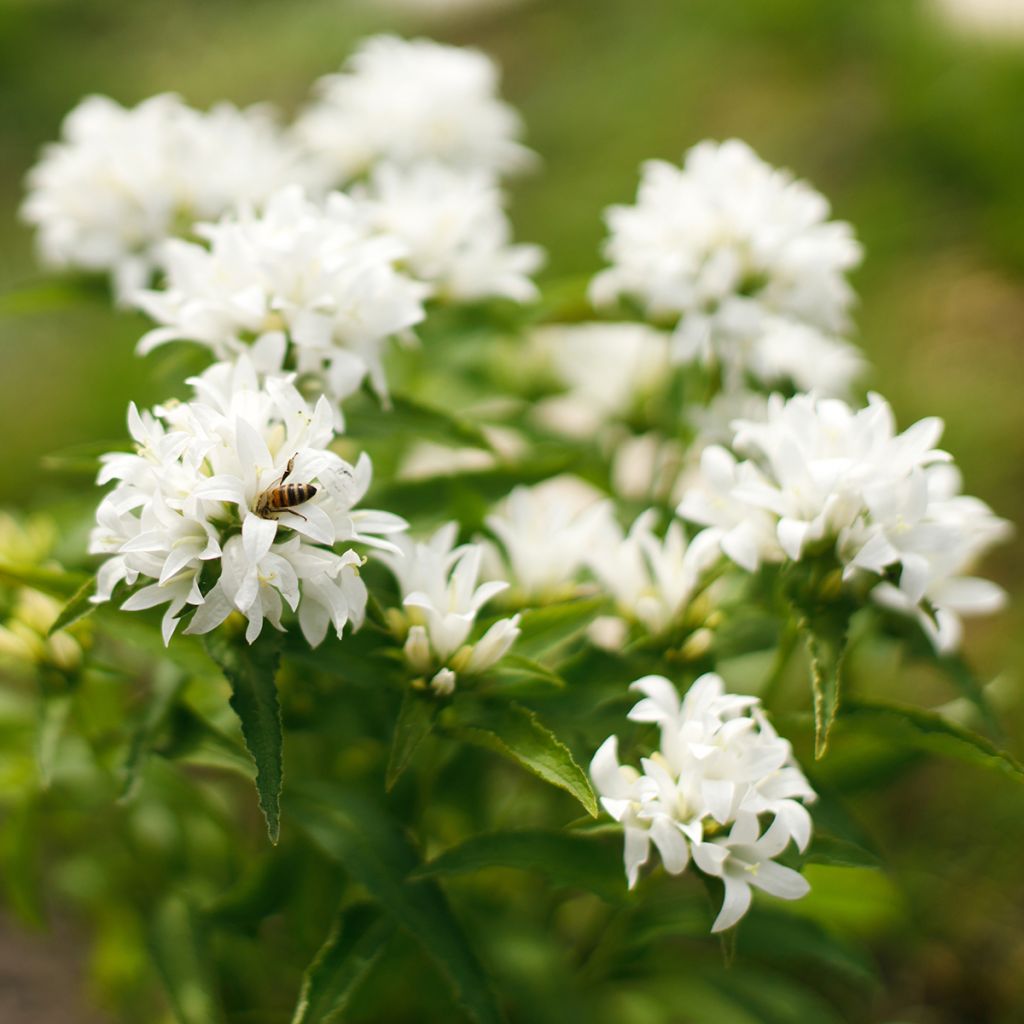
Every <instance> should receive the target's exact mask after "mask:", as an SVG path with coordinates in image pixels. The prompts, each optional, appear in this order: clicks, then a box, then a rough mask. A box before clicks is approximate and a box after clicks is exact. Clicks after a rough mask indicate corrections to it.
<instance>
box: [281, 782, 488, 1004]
mask: <svg viewBox="0 0 1024 1024" xmlns="http://www.w3.org/2000/svg"><path fill="white" fill-rule="evenodd" d="M295 788H296V789H298V792H292V791H291V790H290V791H289V798H288V801H287V809H288V812H289V814H290V816H291V817H292V818H293V819H294V820H295V822H296V824H297V825H298V826H299V827H300V828H302V829H303V830H304V831H305V832H306V833H307V834H308V835H309V837H310V839H312V840H313V842H314V843H315V844H316V845H317V846H319V847H320V848H321V849H322V850H323V851H324V853H326V854H327V856H329V857H331V858H332V859H334V860H336V861H338V862H339V863H340V864H341V865H342V866H343V867H344V868H345V870H346V871H347V872H348V873H349V874H350V875H351V876H352V879H353V881H355V882H356V883H358V884H359V885H361V886H363V888H365V889H366V891H367V892H368V893H369V894H370V896H371V897H372V898H373V899H374V900H375V901H376V902H377V903H378V904H379V905H380V906H381V908H382V909H383V910H384V911H385V912H386V913H387V914H388V915H389V916H390V917H391V918H392V919H393V920H394V921H395V923H396V924H399V925H401V926H402V927H403V928H405V929H406V930H407V931H408V932H409V933H410V934H411V935H413V936H414V937H415V938H416V940H417V941H418V942H419V943H420V944H421V945H422V946H423V949H424V951H425V952H426V953H427V955H428V956H430V957H431V958H432V959H433V960H434V961H435V963H436V964H437V965H438V967H439V968H440V969H441V971H442V973H443V974H444V975H445V977H447V979H448V981H449V982H450V983H451V986H452V989H453V990H454V992H455V994H456V996H457V998H458V1000H459V1002H460V1003H461V1004H462V1005H463V1006H464V1007H465V1009H466V1011H467V1012H468V1013H469V1014H470V1015H471V1016H472V1017H473V1019H474V1020H476V1021H477V1022H478V1024H499V1022H500V1021H501V1019H502V1017H501V1014H500V1012H499V1011H498V1007H497V1004H496V1003H495V1000H494V994H493V992H492V991H491V987H490V983H489V981H488V978H487V975H486V974H485V973H484V970H483V967H482V966H481V965H480V961H479V960H478V959H477V957H476V953H475V952H474V951H473V947H472V944H471V943H470V942H469V940H468V939H467V937H466V935H465V933H464V932H463V931H462V927H461V925H460V924H459V922H458V920H457V919H456V917H455V915H454V914H453V913H452V910H451V907H450V906H449V904H448V900H447V899H446V898H445V895H444V893H443V892H442V890H441V889H440V888H439V887H438V885H437V883H435V882H432V881H415V880H410V878H409V875H410V874H411V872H413V871H414V870H415V869H416V868H417V867H419V864H420V861H419V856H418V854H417V853H416V851H415V850H414V848H413V847H412V845H411V844H410V842H409V840H408V839H407V838H406V836H405V834H404V832H403V831H402V830H401V829H400V828H399V827H398V825H397V824H396V823H395V822H394V821H393V820H392V819H391V818H390V817H388V816H387V815H386V814H385V812H384V811H383V810H382V809H381V808H380V807H378V806H377V805H376V804H373V803H371V802H369V801H368V800H365V799H364V798H361V797H358V796H356V795H355V794H353V793H351V792H348V791H346V790H342V789H340V788H338V787H336V786H331V785H327V784H307V785H305V786H302V787H301V788H300V787H295Z"/></svg>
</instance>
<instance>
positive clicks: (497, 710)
mask: <svg viewBox="0 0 1024 1024" xmlns="http://www.w3.org/2000/svg"><path fill="white" fill-rule="evenodd" d="M443 723H444V727H445V729H446V730H447V731H448V732H450V733H451V734H452V735H453V736H455V737H456V738H458V739H461V740H463V741H464V742H466V743H473V744H475V745H476V746H480V747H484V748H485V749H487V750H493V751H494V752H495V753H497V754H501V755H502V756H503V757H507V758H509V759H510V760H512V761H515V762H516V763H517V764H519V765H522V767H524V768H526V769H527V771H530V772H532V773H533V774H534V775H536V776H537V777H538V778H540V779H543V780H544V781H545V782H547V783H550V784H551V785H552V786H557V787H559V788H560V789H564V790H565V791H566V792H567V793H570V794H571V795H572V796H574V797H575V798H576V799H577V800H578V801H579V802H580V803H581V804H582V805H583V807H584V809H585V810H586V812H587V813H588V814H590V815H592V816H593V817H597V798H596V797H595V796H594V791H593V789H592V788H591V786H590V781H589V780H588V779H587V776H586V773H585V772H584V771H583V769H582V768H580V766H579V765H578V764H577V763H576V761H575V759H574V758H573V756H572V753H571V752H570V751H569V748H568V747H567V746H566V745H565V744H564V743H562V741H561V740H560V739H559V738H558V737H557V736H555V734H554V733H553V732H551V730H550V729H548V728H546V727H545V726H544V725H542V724H541V722H540V721H539V720H538V719H537V716H536V715H535V714H534V713H533V712H532V711H530V710H529V709H528V708H525V707H523V706H522V705H521V704H514V703H506V702H497V701H495V702H491V703H483V702H480V701H468V700H465V701H459V702H457V703H455V704H453V705H452V706H451V707H450V708H448V709H446V710H445V712H444V715H443Z"/></svg>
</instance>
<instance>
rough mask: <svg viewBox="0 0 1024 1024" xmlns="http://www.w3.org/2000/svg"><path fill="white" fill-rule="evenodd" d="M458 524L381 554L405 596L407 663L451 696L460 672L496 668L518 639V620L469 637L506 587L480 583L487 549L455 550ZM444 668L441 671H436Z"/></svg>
mask: <svg viewBox="0 0 1024 1024" xmlns="http://www.w3.org/2000/svg"><path fill="white" fill-rule="evenodd" d="M457 533H458V525H457V524H456V523H448V524H446V525H445V526H442V527H441V528H440V529H439V530H437V532H436V533H434V535H433V536H432V537H430V539H429V540H426V541H419V542H414V541H411V540H409V539H408V538H407V537H399V538H396V541H395V545H394V547H395V549H396V550H395V551H393V552H387V551H385V552H382V553H380V555H379V556H378V557H379V558H380V559H381V561H383V562H384V563H385V564H386V565H387V566H388V568H389V569H390V570H391V572H392V573H393V575H394V577H395V579H396V580H397V582H398V585H399V588H400V590H401V592H402V598H403V601H402V604H403V607H404V608H405V609H406V611H405V613H404V615H403V614H398V615H395V614H394V613H392V618H393V619H394V620H395V624H396V628H397V629H398V630H399V631H400V632H405V646H404V652H405V659H406V662H407V663H408V665H409V666H410V668H412V669H413V671H415V672H419V673H422V674H424V675H427V674H430V673H432V672H437V674H436V675H435V676H434V678H433V680H432V682H431V685H432V687H433V689H434V690H435V692H437V693H441V694H447V693H450V692H451V691H452V690H453V689H454V687H455V680H456V676H457V674H458V673H463V674H466V675H476V674H478V673H480V672H484V671H486V670H487V669H489V668H491V666H493V665H495V664H497V663H498V662H499V661H500V660H501V659H502V658H503V657H504V656H505V654H506V653H507V651H508V649H509V648H510V647H511V646H512V644H513V643H514V642H515V640H516V638H517V637H518V636H519V616H518V615H514V616H512V617H511V618H508V619H499V620H498V621H497V622H495V623H494V624H493V625H491V627H490V628H489V629H488V630H487V631H486V632H485V633H484V635H483V636H482V637H480V639H479V640H477V641H476V642H475V643H472V644H471V643H469V636H470V633H471V632H472V630H473V625H474V623H475V622H476V617H477V615H478V613H479V612H480V609H481V608H482V607H483V606H484V605H485V604H486V603H487V602H488V601H490V600H491V598H492V597H494V596H495V595H496V594H499V593H501V591H502V590H504V589H505V588H506V587H507V586H508V584H507V583H505V582H503V581H500V580H492V581H489V582H485V583H481V584H479V585H477V581H478V579H479V576H480V560H481V556H482V554H483V549H482V547H481V546H480V545H479V544H463V545H461V546H459V547H455V546H454V544H455V539H456V535H457ZM438 669H441V670H442V671H437V670H438Z"/></svg>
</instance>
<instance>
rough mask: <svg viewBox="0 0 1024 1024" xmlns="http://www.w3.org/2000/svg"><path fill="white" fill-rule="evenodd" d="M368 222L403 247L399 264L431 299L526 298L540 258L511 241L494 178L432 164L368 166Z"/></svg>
mask: <svg viewBox="0 0 1024 1024" xmlns="http://www.w3.org/2000/svg"><path fill="white" fill-rule="evenodd" d="M359 195H360V196H361V197H362V196H364V195H365V199H366V206H367V211H368V214H367V215H368V218H369V222H370V223H371V224H372V225H373V227H374V228H376V229H377V230H379V231H381V232H383V233H384V234H386V235H391V236H393V237H395V238H398V239H400V240H401V241H402V242H403V243H404V244H405V246H406V255H405V258H404V260H403V267H404V268H405V269H406V270H407V272H408V273H409V274H410V275H411V276H413V277H415V278H418V279H419V280H421V281H426V282H428V283H429V284H430V285H431V286H432V289H433V294H434V296H435V297H436V298H438V299H440V300H442V301H450V302H472V301H476V300H479V299H487V298H492V297H502V298H507V299H512V300H513V301H514V302H529V301H531V300H533V299H535V298H536V297H537V286H536V285H535V284H534V283H533V281H531V280H530V275H531V274H533V273H534V272H535V271H536V270H537V269H538V268H539V267H540V266H541V264H542V263H543V261H544V251H543V250H542V249H541V248H540V247H539V246H536V245H513V244H512V227H511V225H510V224H509V221H508V217H507V216H506V215H505V211H504V209H503V208H502V207H503V203H504V197H503V196H502V194H501V190H500V188H499V187H498V184H497V182H496V181H495V180H494V178H493V176H492V175H491V174H490V173H488V172H487V171H482V170H457V169H453V168H451V167H446V166H445V165H443V164H439V163H426V162H424V163H417V164H413V165H412V166H411V167H408V168H403V167H400V166H397V165H395V164H382V165H379V166H377V167H375V168H374V170H373V172H372V173H371V175H370V181H369V184H368V186H367V189H366V191H365V193H362V192H361V193H359Z"/></svg>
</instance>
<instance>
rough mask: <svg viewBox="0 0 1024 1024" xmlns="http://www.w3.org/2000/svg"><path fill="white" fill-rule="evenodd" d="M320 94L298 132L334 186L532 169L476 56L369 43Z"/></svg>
mask: <svg viewBox="0 0 1024 1024" xmlns="http://www.w3.org/2000/svg"><path fill="white" fill-rule="evenodd" d="M316 92H317V99H316V100H315V101H314V102H313V103H311V104H310V105H309V106H308V107H307V109H306V110H305V111H304V112H303V113H302V114H300V116H299V118H298V120H297V121H296V123H295V128H294V130H295V134H296V137H297V138H298V140H299V141H300V143H301V144H302V145H303V146H304V147H305V148H306V149H307V150H308V152H309V153H310V154H311V155H312V156H313V158H314V159H315V160H316V161H318V162H319V163H320V165H321V166H322V168H323V173H324V177H325V180H326V181H327V182H328V183H330V184H332V185H333V184H344V183H347V182H348V181H350V180H351V179H353V178H355V177H357V176H359V175H361V174H365V173H366V172H368V171H369V170H370V169H371V168H372V167H373V166H374V165H375V164H377V163H382V162H390V163H395V164H401V165H406V166H408V165H412V164H416V163H419V162H421V161H425V160H436V161H438V162H440V163H442V164H446V165H448V166H450V167H455V168H461V169H464V170H471V169H476V170H482V171H489V172H492V173H495V174H498V173H504V172H506V171H514V170H518V169H520V168H522V167H524V166H528V165H529V164H530V163H532V161H533V154H532V153H531V152H530V150H528V149H526V147H525V146H523V145H522V144H521V143H520V142H519V141H518V138H519V136H520V134H521V132H522V124H521V122H520V118H519V115H518V114H517V113H516V111H515V110H514V109H513V108H512V107H510V106H509V105H508V104H507V103H505V102H504V101H502V100H501V99H500V97H499V96H498V70H497V67H496V66H495V64H494V62H493V61H492V60H491V59H490V58H489V57H488V56H487V55H486V54H483V53H480V52H479V51H477V50H473V49H469V48H465V47H455V46H444V45H442V44H440V43H435V42H432V41H431V40H428V39H412V40H407V39H399V38H398V37H397V36H388V35H383V36H373V37H371V38H370V39H367V40H365V41H364V42H363V43H362V44H361V45H360V46H359V48H358V49H357V50H356V52H355V53H354V54H353V55H352V56H351V57H350V58H349V60H348V62H347V63H346V64H345V66H344V67H343V68H342V69H341V71H340V72H338V73H337V74H333V75H327V76H325V77H324V78H321V79H320V80H319V81H318V82H317V84H316Z"/></svg>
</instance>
